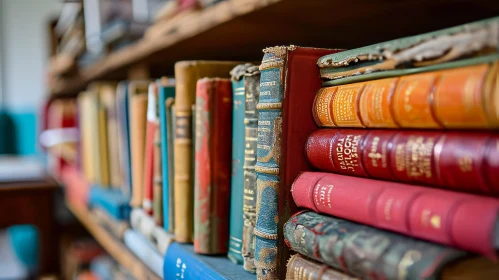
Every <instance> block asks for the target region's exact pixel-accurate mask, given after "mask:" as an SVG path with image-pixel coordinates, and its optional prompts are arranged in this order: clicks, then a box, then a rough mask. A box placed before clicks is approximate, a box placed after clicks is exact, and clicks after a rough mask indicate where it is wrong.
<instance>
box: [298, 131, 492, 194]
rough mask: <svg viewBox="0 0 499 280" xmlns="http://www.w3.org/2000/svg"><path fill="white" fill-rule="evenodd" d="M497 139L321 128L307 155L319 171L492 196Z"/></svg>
mask: <svg viewBox="0 0 499 280" xmlns="http://www.w3.org/2000/svg"><path fill="white" fill-rule="evenodd" d="M498 141H499V137H498V136H497V135H496V134H494V133H486V132H468V131H466V132H457V131H449V132H447V131H445V132H440V131H425V130H366V129H320V130H317V131H315V132H313V133H312V135H310V137H309V138H308V140H307V144H306V154H307V158H308V160H309V161H310V163H311V164H312V165H313V166H314V167H316V168H318V169H319V170H322V171H327V172H333V173H339V174H344V175H353V176H359V177H371V178H375V179H381V180H390V181H400V182H407V183H420V184H427V185H434V186H439V187H440V188H448V189H451V190H455V191H464V192H475V193H483V194H487V195H497V194H499V189H498V187H499V186H498V185H497V184H494V183H495V181H494V179H493V178H495V177H497V175H496V174H498V173H497V171H498V170H497V169H496V168H490V167H492V166H494V163H493V162H494V160H495V158H496V156H497V152H495V153H494V152H493V151H494V150H497V147H498V146H497V143H498Z"/></svg>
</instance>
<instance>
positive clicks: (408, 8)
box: [50, 0, 499, 96]
mask: <svg viewBox="0 0 499 280" xmlns="http://www.w3.org/2000/svg"><path fill="white" fill-rule="evenodd" d="M497 14H499V2H497V1H488V0H396V1H395V0H393V1H392V0H387V1H371V0H356V1H344V0H343V1H340V0H307V1H305V0H228V1H224V2H221V3H219V4H216V5H214V6H212V7H209V8H207V9H205V10H200V11H189V12H187V13H185V14H183V15H179V16H177V17H176V18H173V19H172V20H170V21H168V22H165V23H164V24H163V26H161V27H160V28H157V29H156V30H158V29H160V30H161V32H160V33H156V34H155V35H153V36H151V33H149V34H148V35H149V36H145V37H144V38H143V39H142V40H140V41H138V42H136V43H134V44H133V45H130V46H128V47H126V48H124V49H121V50H118V51H116V52H114V53H112V54H110V55H108V56H107V57H105V58H103V59H102V60H100V61H98V62H97V63H95V64H93V65H91V66H89V67H87V68H84V69H80V70H79V71H78V74H76V75H73V76H72V77H65V78H59V79H57V80H55V81H53V82H52V85H51V88H50V91H51V94H52V95H56V96H60V95H73V94H76V93H78V91H81V90H83V89H84V88H85V87H86V85H87V84H88V83H89V82H91V81H93V80H96V79H126V78H127V70H128V69H129V68H130V67H131V66H133V65H137V64H141V65H146V67H147V68H148V70H150V72H151V73H152V74H153V75H155V76H156V75H157V76H159V75H168V74H172V73H173V67H172V66H173V64H174V63H175V62H176V61H179V60H185V59H219V60H238V61H242V60H249V61H258V60H260V59H261V57H262V52H261V50H262V49H263V48H265V47H268V46H273V45H287V44H294V45H301V46H313V47H329V48H355V47H360V46H363V45H368V44H372V43H377V42H382V41H386V40H390V39H395V38H399V37H405V36H410V35H415V34H419V33H423V32H429V31H432V30H437V29H441V28H445V27H450V26H454V25H458V24H463V23H466V22H471V21H475V20H479V19H484V18H488V17H493V16H496V15H497Z"/></svg>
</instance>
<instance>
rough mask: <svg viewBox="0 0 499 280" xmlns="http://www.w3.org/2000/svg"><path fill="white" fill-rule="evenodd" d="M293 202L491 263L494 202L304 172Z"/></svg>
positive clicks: (295, 187) (496, 208) (497, 205)
mask: <svg viewBox="0 0 499 280" xmlns="http://www.w3.org/2000/svg"><path fill="white" fill-rule="evenodd" d="M291 191H292V194H293V199H294V201H295V203H296V204H297V205H298V206H300V207H304V208H308V209H311V210H313V211H316V212H318V213H325V214H329V215H333V216H336V217H341V218H344V219H348V220H352V221H355V222H359V223H362V224H366V225H370V226H374V227H378V228H383V229H388V230H392V231H396V232H400V233H403V234H406V235H410V236H413V237H417V238H422V239H426V240H429V241H433V242H438V243H441V244H445V245H450V246H454V247H457V248H460V249H464V250H468V251H472V252H476V253H480V254H484V255H487V256H489V257H491V258H495V250H496V244H495V240H497V234H498V233H497V232H496V228H497V225H496V224H497V215H498V212H499V200H497V199H494V198H489V197H482V196H477V195H472V194H465V193H458V192H451V191H444V190H438V189H432V188H425V187H418V186H412V185H406V184H401V183H395V182H386V181H378V180H373V179H365V178H356V177H351V176H343V175H338V174H331V173H319V172H304V173H302V174H300V175H299V176H298V177H297V178H296V180H295V182H294V183H293V187H292V190H291Z"/></svg>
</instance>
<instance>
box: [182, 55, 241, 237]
mask: <svg viewBox="0 0 499 280" xmlns="http://www.w3.org/2000/svg"><path fill="white" fill-rule="evenodd" d="M237 64H240V62H227V61H180V62H177V63H176V64H175V80H176V87H175V92H176V99H175V141H174V149H175V150H174V193H175V197H174V208H175V211H174V212H175V214H174V215H175V230H174V231H175V240H176V241H178V242H184V243H189V242H192V241H193V231H194V230H193V228H194V227H193V226H194V225H193V207H194V195H193V191H194V187H193V172H194V160H193V156H194V153H193V148H194V146H193V137H192V135H193V134H192V131H193V124H192V107H193V105H194V104H195V102H196V83H197V81H198V80H199V79H201V78H214V77H220V78H229V77H230V75H229V72H230V70H232V68H234V67H235V66H236V65H237Z"/></svg>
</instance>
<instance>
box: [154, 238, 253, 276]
mask: <svg viewBox="0 0 499 280" xmlns="http://www.w3.org/2000/svg"><path fill="white" fill-rule="evenodd" d="M163 276H164V279H184V280H197V279H210V280H218V279H220V280H229V279H237V280H254V279H255V275H253V274H251V273H248V272H245V271H244V270H242V269H241V266H239V265H237V264H234V263H233V262H231V261H230V260H229V259H228V258H227V257H226V256H209V255H200V254H196V253H195V252H194V247H193V246H192V245H190V244H180V243H177V242H173V243H172V244H170V246H169V247H168V250H167V251H166V255H165V258H164V264H163Z"/></svg>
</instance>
